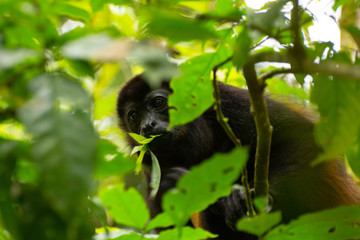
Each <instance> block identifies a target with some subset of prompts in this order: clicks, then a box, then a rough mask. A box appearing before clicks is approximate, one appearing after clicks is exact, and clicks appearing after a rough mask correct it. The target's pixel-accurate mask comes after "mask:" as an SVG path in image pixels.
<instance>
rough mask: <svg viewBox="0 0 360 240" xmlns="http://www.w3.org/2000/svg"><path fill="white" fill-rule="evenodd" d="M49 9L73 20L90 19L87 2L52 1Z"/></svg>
mask: <svg viewBox="0 0 360 240" xmlns="http://www.w3.org/2000/svg"><path fill="white" fill-rule="evenodd" d="M50 10H51V11H52V14H58V15H61V16H67V17H68V18H70V19H73V20H80V21H82V22H85V23H87V22H90V21H91V13H90V6H88V5H87V2H84V1H82V2H81V3H80V2H71V1H54V2H53V4H52V5H51V8H50Z"/></svg>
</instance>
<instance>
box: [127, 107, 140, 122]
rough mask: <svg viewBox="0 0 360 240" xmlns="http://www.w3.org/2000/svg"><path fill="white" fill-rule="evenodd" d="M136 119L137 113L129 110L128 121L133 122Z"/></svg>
mask: <svg viewBox="0 0 360 240" xmlns="http://www.w3.org/2000/svg"><path fill="white" fill-rule="evenodd" d="M137 117H138V112H137V111H135V110H130V111H129V113H128V119H129V121H135V120H136V119H137Z"/></svg>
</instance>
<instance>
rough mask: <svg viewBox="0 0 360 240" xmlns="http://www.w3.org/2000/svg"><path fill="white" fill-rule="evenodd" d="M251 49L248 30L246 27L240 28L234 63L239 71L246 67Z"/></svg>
mask: <svg viewBox="0 0 360 240" xmlns="http://www.w3.org/2000/svg"><path fill="white" fill-rule="evenodd" d="M250 47H251V38H250V36H249V33H248V30H247V28H246V27H244V26H240V30H239V36H238V38H237V40H236V43H235V46H234V56H233V62H234V66H235V67H236V69H237V70H238V71H240V69H241V68H242V67H243V66H244V65H245V63H246V62H247V60H248V55H249V51H250Z"/></svg>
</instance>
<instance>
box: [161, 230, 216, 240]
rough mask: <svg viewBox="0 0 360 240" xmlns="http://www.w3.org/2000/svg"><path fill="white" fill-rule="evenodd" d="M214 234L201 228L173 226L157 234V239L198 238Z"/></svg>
mask: <svg viewBox="0 0 360 240" xmlns="http://www.w3.org/2000/svg"><path fill="white" fill-rule="evenodd" d="M215 237H216V235H215V234H212V233H210V232H207V231H205V230H204V229H201V228H197V229H194V228H190V227H184V228H181V229H179V228H175V229H170V230H166V231H162V232H161V233H160V234H159V238H158V240H200V239H207V238H215Z"/></svg>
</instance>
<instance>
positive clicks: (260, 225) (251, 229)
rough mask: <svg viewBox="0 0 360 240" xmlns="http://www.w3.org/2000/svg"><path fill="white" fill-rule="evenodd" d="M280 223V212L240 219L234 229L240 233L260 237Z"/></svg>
mask: <svg viewBox="0 0 360 240" xmlns="http://www.w3.org/2000/svg"><path fill="white" fill-rule="evenodd" d="M280 221H281V212H273V213H261V214H258V215H256V216H255V217H252V218H249V217H244V218H242V219H240V220H239V221H238V222H237V224H236V227H237V229H238V230H240V231H244V232H248V233H251V234H254V235H257V236H261V235H263V234H264V233H266V232H267V231H268V230H270V229H271V228H272V227H273V226H275V225H277V224H278V223H280Z"/></svg>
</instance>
